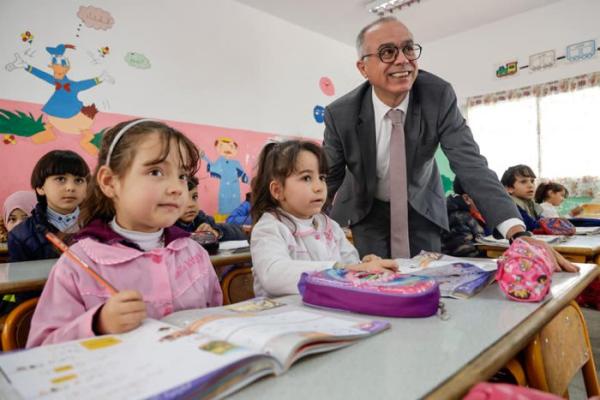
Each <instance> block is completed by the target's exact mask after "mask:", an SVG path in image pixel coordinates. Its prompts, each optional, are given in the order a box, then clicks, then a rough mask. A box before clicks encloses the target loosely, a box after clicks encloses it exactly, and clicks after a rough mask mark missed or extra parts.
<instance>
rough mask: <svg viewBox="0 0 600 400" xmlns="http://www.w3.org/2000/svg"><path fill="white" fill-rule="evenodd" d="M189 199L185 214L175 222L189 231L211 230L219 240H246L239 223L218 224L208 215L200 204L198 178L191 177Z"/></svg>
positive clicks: (246, 237)
mask: <svg viewBox="0 0 600 400" xmlns="http://www.w3.org/2000/svg"><path fill="white" fill-rule="evenodd" d="M188 189H189V191H190V193H189V196H190V198H189V201H188V203H187V206H186V209H185V211H184V213H183V215H182V216H181V217H180V218H179V220H178V221H177V222H176V223H175V225H176V226H178V227H180V228H182V229H184V230H186V231H188V232H197V231H200V232H210V233H212V234H213V235H214V236H215V237H216V238H217V239H218V240H219V241H226V240H245V239H248V236H246V234H245V233H244V231H242V229H241V228H240V227H239V226H237V225H232V224H217V223H216V222H215V220H214V218H213V217H211V216H209V215H206V214H205V213H204V211H202V210H200V208H199V206H198V178H196V177H195V176H192V177H189V180H188Z"/></svg>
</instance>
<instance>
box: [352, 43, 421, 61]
mask: <svg viewBox="0 0 600 400" xmlns="http://www.w3.org/2000/svg"><path fill="white" fill-rule="evenodd" d="M422 49H423V48H422V47H421V45H420V44H416V43H413V44H409V45H406V46H404V47H402V48H399V47H398V46H395V45H393V44H391V45H385V46H383V47H381V48H379V49H378V50H377V53H371V54H365V55H364V56H362V57H361V59H363V58H365V57H370V56H377V57H379V59H380V60H381V62H384V63H387V64H391V63H393V62H394V61H396V58H397V57H398V53H400V50H402V54H404V57H406V59H407V60H409V61H414V60H416V59H417V58H419V57H421V50H422Z"/></svg>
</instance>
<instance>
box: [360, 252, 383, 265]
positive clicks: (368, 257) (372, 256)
mask: <svg viewBox="0 0 600 400" xmlns="http://www.w3.org/2000/svg"><path fill="white" fill-rule="evenodd" d="M375 260H381V257H379V256H376V255H375V254H367V255H366V256H364V257H363V259H362V262H364V263H366V262H369V261H375Z"/></svg>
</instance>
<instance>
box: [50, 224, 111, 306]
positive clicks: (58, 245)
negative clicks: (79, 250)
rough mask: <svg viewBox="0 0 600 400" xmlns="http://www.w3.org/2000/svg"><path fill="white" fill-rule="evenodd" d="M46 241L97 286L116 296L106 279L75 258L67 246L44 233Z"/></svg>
mask: <svg viewBox="0 0 600 400" xmlns="http://www.w3.org/2000/svg"><path fill="white" fill-rule="evenodd" d="M46 239H48V240H49V241H50V243H52V244H53V245H54V246H55V247H56V248H57V249H59V250H60V251H61V252H62V253H63V254H65V255H66V256H67V257H69V258H70V259H71V260H72V261H73V262H75V264H76V265H78V266H80V267H81V268H83V269H84V270H85V271H86V272H87V273H88V274H90V276H91V277H92V278H94V279H95V280H96V282H98V283H99V284H101V285H102V286H104V287H105V288H106V289H108V291H109V292H110V294H117V292H118V290H117V289H115V287H114V286H113V285H111V284H110V283H109V282H108V281H107V280H106V279H104V278H103V277H102V276H101V275H99V274H98V273H97V272H96V271H94V270H93V269H92V268H91V267H90V266H89V265H87V264H86V263H85V262H84V261H83V260H82V259H81V258H79V257H78V256H77V254H75V253H73V252H72V251H71V250H70V249H69V246H67V245H66V244H65V242H63V241H62V240H60V239H59V238H58V236H56V235H55V234H53V233H52V232H48V233H46Z"/></svg>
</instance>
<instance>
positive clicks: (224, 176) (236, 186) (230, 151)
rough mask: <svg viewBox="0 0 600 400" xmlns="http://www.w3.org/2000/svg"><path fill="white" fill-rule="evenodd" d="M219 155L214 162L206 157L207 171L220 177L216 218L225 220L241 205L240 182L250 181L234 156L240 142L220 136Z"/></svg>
mask: <svg viewBox="0 0 600 400" xmlns="http://www.w3.org/2000/svg"><path fill="white" fill-rule="evenodd" d="M215 148H216V150H217V154H218V155H219V157H218V158H217V159H216V160H215V161H214V162H213V161H210V160H209V159H208V157H206V155H203V156H202V159H203V160H204V161H206V162H207V167H206V169H207V171H208V172H209V173H210V176H212V177H213V178H217V179H220V180H221V182H220V184H219V215H216V216H215V219H219V220H224V219H225V218H226V217H227V215H229V214H230V213H231V211H233V210H234V209H235V208H236V207H237V206H239V205H240V202H241V200H240V183H239V181H240V180H241V181H242V182H243V183H248V175H246V172H244V169H243V168H242V165H241V164H240V162H239V161H238V160H235V159H234V157H235V156H236V155H237V152H238V144H237V143H236V142H235V141H234V140H233V139H231V138H228V137H220V138H218V139H217V140H216V141H215Z"/></svg>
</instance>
